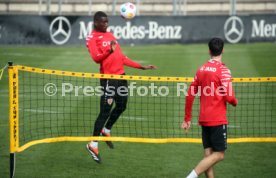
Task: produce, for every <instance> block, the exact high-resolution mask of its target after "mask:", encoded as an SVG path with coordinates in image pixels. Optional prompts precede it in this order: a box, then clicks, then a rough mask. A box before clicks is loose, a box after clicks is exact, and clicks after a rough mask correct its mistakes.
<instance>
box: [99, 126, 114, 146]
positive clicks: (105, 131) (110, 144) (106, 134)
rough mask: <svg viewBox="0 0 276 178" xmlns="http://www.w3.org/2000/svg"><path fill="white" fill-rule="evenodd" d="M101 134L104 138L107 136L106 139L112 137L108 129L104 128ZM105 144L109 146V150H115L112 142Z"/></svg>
mask: <svg viewBox="0 0 276 178" xmlns="http://www.w3.org/2000/svg"><path fill="white" fill-rule="evenodd" d="M101 134H102V136H105V137H110V136H111V134H110V130H109V129H107V128H103V129H102V131H101ZM105 143H106V144H107V146H108V147H109V148H111V149H114V145H113V143H112V142H111V141H106V142H105Z"/></svg>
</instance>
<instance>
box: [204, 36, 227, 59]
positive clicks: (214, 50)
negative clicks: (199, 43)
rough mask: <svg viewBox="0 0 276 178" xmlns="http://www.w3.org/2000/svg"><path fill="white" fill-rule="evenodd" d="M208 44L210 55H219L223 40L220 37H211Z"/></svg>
mask: <svg viewBox="0 0 276 178" xmlns="http://www.w3.org/2000/svg"><path fill="white" fill-rule="evenodd" d="M208 46H209V50H210V52H211V55H212V56H219V55H221V53H222V50H223V46H224V42H223V40H222V39H220V38H212V39H211V40H210V41H209V43H208Z"/></svg>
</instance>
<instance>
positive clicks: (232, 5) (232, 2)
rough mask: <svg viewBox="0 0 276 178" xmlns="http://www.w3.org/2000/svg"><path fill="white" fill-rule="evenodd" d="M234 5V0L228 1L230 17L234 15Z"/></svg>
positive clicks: (235, 2)
mask: <svg viewBox="0 0 276 178" xmlns="http://www.w3.org/2000/svg"><path fill="white" fill-rule="evenodd" d="M236 4H237V1H236V0H230V6H231V9H230V15H231V16H234V15H236Z"/></svg>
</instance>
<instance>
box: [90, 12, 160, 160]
mask: <svg viewBox="0 0 276 178" xmlns="http://www.w3.org/2000/svg"><path fill="white" fill-rule="evenodd" d="M107 27H108V17H107V15H106V14H105V13H104V12H102V11H98V12H96V13H95V15H94V29H93V31H92V32H91V34H90V35H88V36H87V38H86V46H87V48H88V51H89V53H90V55H91V57H92V59H93V60H94V61H95V62H96V63H97V64H100V73H101V74H115V75H124V74H125V71H124V66H125V65H126V66H129V67H132V68H137V69H143V70H146V69H155V68H156V67H155V66H153V65H146V66H144V65H141V64H139V63H137V62H134V61H132V60H131V59H129V58H128V57H127V56H125V55H124V54H123V53H122V51H121V48H120V45H119V43H118V42H117V41H116V38H115V37H114V36H113V34H112V33H111V32H107ZM100 83H101V87H102V93H103V95H102V96H101V100H100V113H99V115H98V117H97V119H96V121H95V125H94V132H93V136H100V135H103V136H110V132H111V128H112V126H113V125H114V124H115V122H116V121H117V119H118V118H119V117H120V115H121V114H122V113H123V112H124V111H125V109H126V106H127V100H128V91H127V88H128V84H127V81H126V80H116V79H101V80H100ZM122 87H124V90H121V89H122ZM118 88H119V89H120V88H121V89H120V92H118V91H119V90H118ZM108 91H113V92H108ZM113 103H115V107H114V108H113V109H112V105H113ZM106 143H107V145H108V146H109V147H110V148H114V145H113V143H112V142H111V141H107V142H106ZM86 147H87V150H88V151H89V153H90V154H91V155H92V157H93V159H94V160H95V161H96V162H97V163H100V162H101V158H100V155H99V149H98V142H97V141H91V142H90V143H88V144H87V145H86Z"/></svg>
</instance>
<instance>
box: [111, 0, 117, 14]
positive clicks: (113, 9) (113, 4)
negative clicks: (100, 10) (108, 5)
mask: <svg viewBox="0 0 276 178" xmlns="http://www.w3.org/2000/svg"><path fill="white" fill-rule="evenodd" d="M116 4H117V0H113V3H112V15H116Z"/></svg>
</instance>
